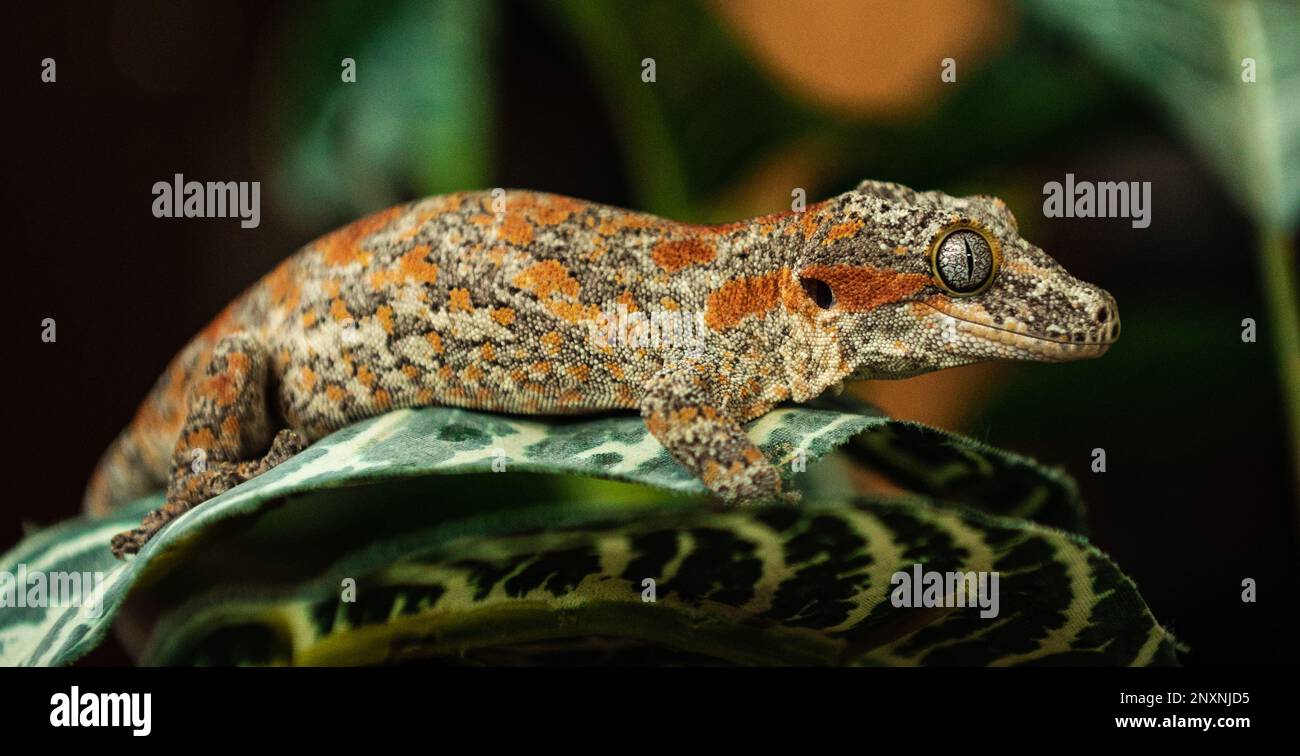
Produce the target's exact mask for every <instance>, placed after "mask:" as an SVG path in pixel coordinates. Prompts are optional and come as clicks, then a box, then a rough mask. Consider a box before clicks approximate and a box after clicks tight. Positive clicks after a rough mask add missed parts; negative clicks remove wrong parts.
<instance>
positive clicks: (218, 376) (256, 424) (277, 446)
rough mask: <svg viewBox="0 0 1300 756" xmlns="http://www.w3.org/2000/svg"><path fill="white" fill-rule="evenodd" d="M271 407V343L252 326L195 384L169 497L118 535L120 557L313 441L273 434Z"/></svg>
mask: <svg viewBox="0 0 1300 756" xmlns="http://www.w3.org/2000/svg"><path fill="white" fill-rule="evenodd" d="M270 414H271V413H270V412H269V411H268V405H267V357H266V350H265V348H264V347H263V346H262V345H261V343H260V342H259V341H257V339H256V338H254V337H253V336H251V335H249V334H246V333H235V334H231V335H229V336H226V337H224V338H222V339H221V340H220V341H219V342H217V344H216V346H214V347H213V349H212V354H211V356H210V357H209V358H208V360H207V362H206V363H205V364H204V366H203V368H202V370H201V372H200V373H199V374H197V375H196V376H195V379H194V380H193V382H192V385H191V387H190V391H189V396H188V410H187V414H186V419H185V426H184V429H183V430H182V432H181V436H180V438H179V439H178V440H177V442H176V446H175V448H174V450H173V452H172V464H171V467H172V473H171V479H170V482H169V483H168V486H167V500H166V503H165V504H163V506H162V507H160V508H158V509H156V510H154V511H152V512H150V513H149V514H148V515H146V516H145V518H144V521H143V522H142V523H141V524H140V526H139V527H137V528H133V529H131V530H128V531H125V532H122V533H119V534H117V535H116V536H114V537H113V540H112V543H111V548H112V550H113V555H114V556H116V557H118V558H119V559H120V558H122V557H123V556H124V555H125V554H134V553H136V552H138V551H139V550H140V549H141V548H142V547H143V546H144V545H145V544H146V543H148V541H149V539H150V538H152V537H153V536H154V535H155V534H156V533H157V532H158V531H159V530H161V529H162V528H163V526H165V525H166V524H167V523H169V522H171V521H172V520H174V519H176V518H177V517H179V516H180V515H182V514H184V513H185V512H187V511H189V510H190V509H192V508H194V507H195V506H198V505H199V504H202V503H203V502H205V501H207V500H208V499H210V498H212V497H214V496H217V495H219V494H221V493H223V492H225V491H226V490H228V489H230V488H233V487H234V486H237V485H239V484H240V483H243V482H244V481H246V480H249V479H250V478H254V477H256V476H258V475H261V474H262V473H264V472H266V471H267V470H270V469H271V468H273V467H275V466H276V465H278V464H280V463H281V462H283V461H285V460H286V459H289V458H290V457H292V456H293V455H295V454H297V453H298V452H300V451H302V450H303V449H305V448H306V447H307V442H306V439H304V438H303V437H302V435H300V434H299V433H298V432H297V431H295V430H291V429H284V430H281V431H280V432H279V433H278V434H277V435H276V436H275V438H274V440H272V439H271V437H270V436H271V431H270V427H271V426H270V423H271V417H270ZM268 445H269V451H266V453H265V454H263V455H261V456H260V457H258V456H257V455H258V454H259V453H260V452H261V451H262V450H264V449H267V448H268Z"/></svg>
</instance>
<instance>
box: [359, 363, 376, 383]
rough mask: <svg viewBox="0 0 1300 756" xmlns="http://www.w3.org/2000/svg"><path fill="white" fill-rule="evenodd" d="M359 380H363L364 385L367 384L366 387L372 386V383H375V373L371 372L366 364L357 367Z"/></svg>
mask: <svg viewBox="0 0 1300 756" xmlns="http://www.w3.org/2000/svg"><path fill="white" fill-rule="evenodd" d="M357 380H358V381H360V382H361V385H362V386H365V387H366V388H370V387H371V386H372V385H374V382H375V374H374V373H372V372H370V368H368V367H366V366H365V365H362V366H361V367H359V368H357Z"/></svg>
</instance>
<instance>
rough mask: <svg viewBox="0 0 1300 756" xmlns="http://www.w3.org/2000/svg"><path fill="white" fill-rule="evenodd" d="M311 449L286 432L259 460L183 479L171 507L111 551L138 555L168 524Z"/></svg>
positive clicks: (118, 538) (123, 536) (116, 541)
mask: <svg viewBox="0 0 1300 756" xmlns="http://www.w3.org/2000/svg"><path fill="white" fill-rule="evenodd" d="M306 448H307V440H306V439H305V438H303V436H302V434H300V433H298V432H297V431H295V430H292V429H289V428H286V429H284V430H282V431H280V432H279V433H278V434H276V436H275V440H274V441H273V442H271V448H270V450H269V451H267V453H266V454H265V455H264V456H263V457H262V458H261V459H259V460H253V461H249V462H238V463H233V464H231V463H217V464H214V465H212V466H211V467H210V468H209V469H207V470H204V471H203V472H199V473H191V474H188V475H186V476H184V478H183V485H181V486H172V488H171V489H170V490H169V491H168V496H167V503H166V504H164V505H162V506H161V507H159V508H158V509H155V510H153V511H152V512H150V513H149V514H147V515H145V517H144V521H142V522H141V523H140V526H139V527H136V528H132V529H131V530H126V531H123V532H121V533H118V534H117V535H115V536H113V539H112V541H111V542H110V543H109V547H110V548H111V549H112V551H113V556H115V557H117V558H118V559H123V558H125V556H126V555H127V554H135V553H138V552H139V551H140V549H142V548H144V545H145V544H146V543H148V542H149V539H151V538H153V537H154V535H156V534H157V533H158V531H160V530H162V529H163V527H164V526H166V525H167V523H169V522H171V521H172V520H174V519H176V518H177V517H180V516H181V515H183V514H185V513H186V512H188V511H190V510H191V509H193V508H194V507H196V506H198V505H199V504H202V503H203V502H205V501H207V500H208V499H211V498H213V497H214V496H218V495H220V494H222V493H225V492H226V491H227V490H229V489H231V488H234V487H235V486H237V485H239V484H240V483H243V482H244V481H246V480H249V479H251V478H255V477H257V476H258V475H261V474H262V473H264V472H266V471H267V470H270V469H271V468H273V467H275V466H277V465H279V464H280V463H282V462H284V461H285V460H287V459H289V458H290V457H292V456H294V455H295V454H297V453H298V452H300V451H302V450H303V449H306Z"/></svg>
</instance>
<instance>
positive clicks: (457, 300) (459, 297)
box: [447, 289, 474, 312]
mask: <svg viewBox="0 0 1300 756" xmlns="http://www.w3.org/2000/svg"><path fill="white" fill-rule="evenodd" d="M448 298H449V303H448V305H447V309H448V310H450V311H452V312H461V311H463V312H472V311H473V310H474V305H473V303H471V302H470V300H469V289H452V290H451V291H450V292H449V293H448Z"/></svg>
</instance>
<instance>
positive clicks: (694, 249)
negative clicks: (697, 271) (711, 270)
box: [650, 236, 717, 273]
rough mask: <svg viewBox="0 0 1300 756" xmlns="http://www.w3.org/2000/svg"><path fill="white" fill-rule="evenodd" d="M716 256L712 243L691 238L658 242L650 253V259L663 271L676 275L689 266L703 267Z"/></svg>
mask: <svg viewBox="0 0 1300 756" xmlns="http://www.w3.org/2000/svg"><path fill="white" fill-rule="evenodd" d="M716 254H717V250H716V249H715V248H714V246H713V244H712V243H710V242H706V241H704V240H702V239H699V238H696V237H693V236H691V237H687V238H685V239H673V240H668V241H661V242H659V243H658V244H656V245H655V246H654V249H653V250H651V251H650V259H652V260H654V262H655V265H658V266H659V267H660V268H662V269H663V270H665V271H667V272H669V273H676V272H677V271H679V270H681V269H682V268H685V267H688V266H690V265H703V264H704V263H707V262H709V261H711V260H712V259H713V257H714V255H716Z"/></svg>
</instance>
